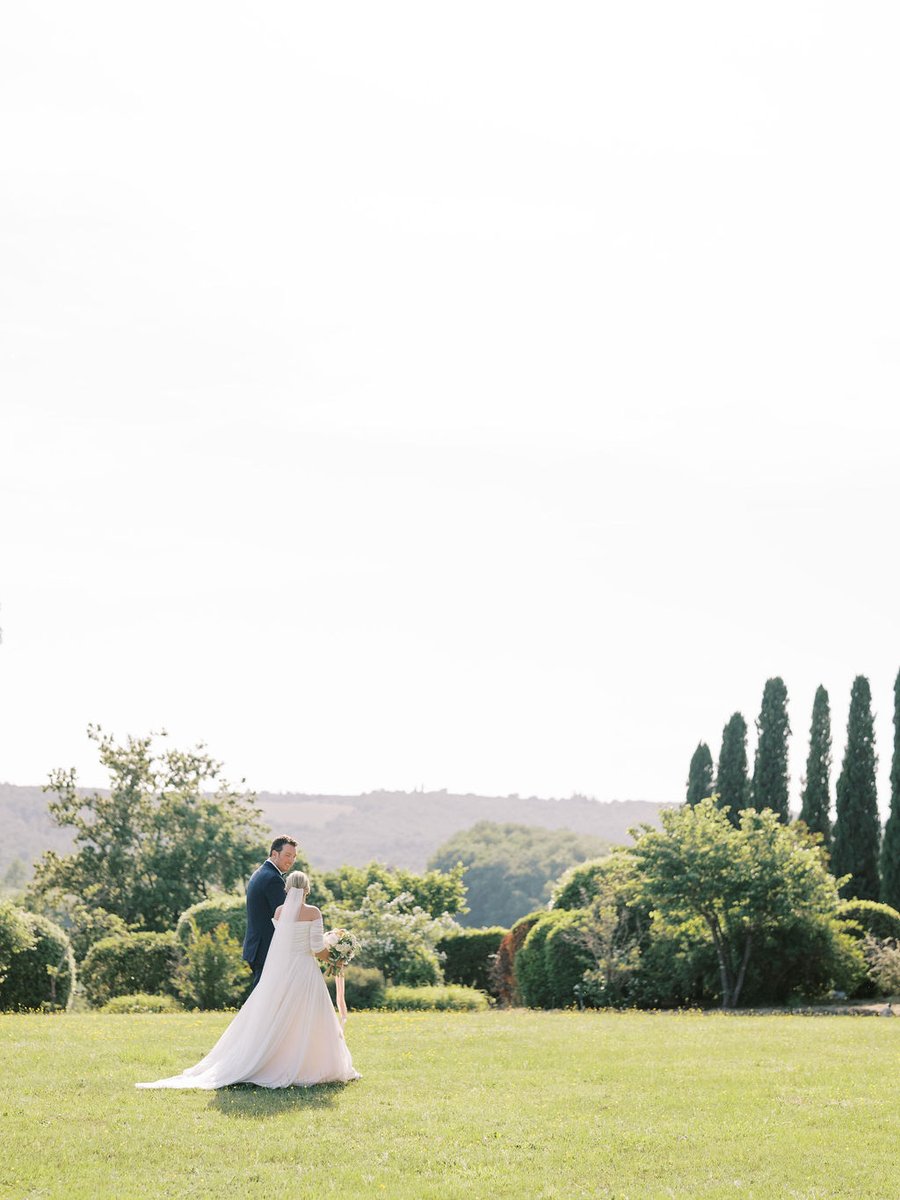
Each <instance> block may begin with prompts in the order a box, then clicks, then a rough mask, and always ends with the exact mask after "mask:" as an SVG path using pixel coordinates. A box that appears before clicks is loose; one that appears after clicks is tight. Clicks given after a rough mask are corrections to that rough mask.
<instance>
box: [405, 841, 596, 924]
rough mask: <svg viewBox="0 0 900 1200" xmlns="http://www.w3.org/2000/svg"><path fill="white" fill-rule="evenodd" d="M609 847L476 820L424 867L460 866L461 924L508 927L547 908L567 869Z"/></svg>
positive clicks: (448, 868)
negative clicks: (463, 911)
mask: <svg viewBox="0 0 900 1200" xmlns="http://www.w3.org/2000/svg"><path fill="white" fill-rule="evenodd" d="M608 849H609V847H608V845H607V844H606V842H603V841H601V840H600V839H599V838H595V837H591V836H590V835H589V834H581V833H572V832H571V831H570V830H568V829H542V828H539V827H537V826H533V825H512V824H510V825H498V824H495V823H494V822H493V821H479V822H478V823H477V824H475V825H473V826H472V828H471V829H466V830H464V831H462V832H461V833H457V834H454V836H453V837H452V838H450V839H449V840H448V841H446V842H444V844H443V845H442V846H441V847H440V848H439V849H438V850H437V851H436V852H435V853H434V855H433V856H432V858H431V859H430V861H429V864H428V865H429V867H431V868H433V869H439V870H451V869H452V868H453V867H454V866H455V865H456V864H457V863H462V865H463V867H464V870H465V873H464V875H463V877H462V878H463V881H464V883H465V886H466V888H467V892H468V894H467V903H468V905H469V912H468V914H467V915H466V917H465V918H464V923H465V924H466V925H472V926H483V925H503V926H505V927H506V928H507V929H508V928H511V926H512V925H513V923H514V922H515V921H517V920H518V918H519V917H521V916H524V915H525V914H526V913H529V912H532V911H533V910H534V909H536V908H541V907H543V906H544V905H546V904H547V902H548V901H549V899H550V895H551V892H552V888H553V883H554V881H555V880H556V879H558V878H559V876H560V875H561V874H562V873H563V871H565V870H566V868H567V867H570V866H572V865H573V864H574V863H578V862H583V861H584V860H585V859H588V858H596V857H597V856H598V855H600V854H603V853H604V852H606V851H608Z"/></svg>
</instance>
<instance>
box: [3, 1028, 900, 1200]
mask: <svg viewBox="0 0 900 1200" xmlns="http://www.w3.org/2000/svg"><path fill="white" fill-rule="evenodd" d="M227 1020H228V1018H227V1016H224V1015H221V1014H202V1015H200V1014H198V1015H191V1014H184V1015H178V1016H101V1015H99V1014H74V1015H73V1014H70V1015H66V1016H55V1017H51V1016H44V1017H41V1016H13V1015H4V1016H0V1082H2V1091H0V1138H2V1141H0V1147H2V1148H0V1195H2V1196H3V1197H17V1198H23V1200H24V1198H25V1197H28V1198H32V1200H37V1198H38V1197H60V1198H62V1197H65V1200H95V1198H96V1197H116V1198H117V1200H127V1198H129V1197H141V1200H156V1198H157V1197H169V1196H179V1197H180V1196H190V1197H200V1196H202V1197H216V1198H217V1200H230V1198H231V1197H245V1196H248V1197H266V1200H282V1198H290V1200H293V1198H295V1197H307V1196H322V1195H324V1196H337V1195H341V1196H344V1197H345V1198H346V1200H355V1198H356V1197H360V1196H363V1195H374V1196H386V1197H400V1198H405V1197H410V1198H412V1197H415V1198H417V1200H418V1198H424V1197H441V1198H442V1200H443V1198H450V1197H482V1196H483V1197H507V1196H509V1197H512V1196H515V1197H522V1198H525V1200H538V1198H540V1197H560V1198H565V1200H569V1198H571V1197H579V1196H590V1197H610V1198H611V1197H616V1198H621V1200H624V1198H626V1197H630V1198H635V1200H637V1198H639V1200H649V1198H652V1197H678V1198H679V1200H701V1198H703V1197H719V1196H723V1197H724V1196H728V1197H742V1198H743V1197H752V1198H754V1200H763V1198H764V1197H765V1198H767V1200H768V1198H771V1200H786V1198H798V1200H799V1198H803V1200H807V1198H808V1200H813V1198H816V1200H818V1198H820V1197H839V1196H840V1197H847V1200H876V1198H878V1200H897V1197H898V1196H900V1099H898V1086H897V1085H898V1081H900V1021H897V1020H886V1019H879V1018H877V1017H856V1018H854V1017H811V1016H807V1017H801V1016H796V1017H791V1016H724V1015H719V1014H716V1015H702V1014H699V1013H690V1014H651V1013H539V1012H527V1011H512V1012H499V1011H494V1012H486V1013H466V1014H432V1013H415V1014H413V1013H360V1014H358V1015H352V1016H351V1018H350V1021H349V1023H348V1025H347V1038H348V1041H349V1043H350V1047H351V1050H352V1052H353V1056H354V1061H355V1063H356V1066H357V1067H358V1069H359V1070H360V1071H362V1073H363V1078H362V1080H360V1081H359V1082H357V1083H353V1084H349V1085H347V1086H346V1087H337V1086H329V1087H322V1088H317V1089H312V1090H309V1091H304V1090H301V1089H288V1090H284V1091H274V1092H270V1091H265V1090H262V1089H258V1088H253V1087H236V1088H228V1089H225V1090H223V1091H220V1092H216V1093H209V1092H140V1091H137V1090H135V1089H134V1087H133V1084H134V1082H135V1080H139V1079H140V1080H147V1079H155V1078H158V1077H159V1076H162V1075H168V1074H172V1073H173V1072H175V1071H177V1070H178V1069H180V1068H181V1067H183V1066H186V1065H188V1064H190V1063H192V1062H195V1061H196V1060H197V1059H198V1058H200V1057H201V1056H202V1054H203V1053H205V1051H206V1050H207V1049H208V1048H209V1046H210V1045H211V1043H212V1042H213V1041H214V1040H215V1038H216V1036H217V1035H218V1033H219V1032H220V1031H221V1030H222V1028H223V1027H224V1025H225V1024H226V1022H227Z"/></svg>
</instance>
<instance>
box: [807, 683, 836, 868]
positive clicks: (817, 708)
mask: <svg viewBox="0 0 900 1200" xmlns="http://www.w3.org/2000/svg"><path fill="white" fill-rule="evenodd" d="M830 781H831V709H830V707H829V704H828V693H827V692H826V691H825V689H824V688H823V687H822V685H821V684H819V686H818V687H817V688H816V698H815V700H813V710H812V724H811V725H810V728H809V755H808V757H807V759H806V779H805V780H804V782H803V794H802V797H801V800H802V804H801V807H800V820H801V821H805V822H806V825H807V827H808V828H809V829H812V830H813V831H814V832H816V833H821V835H822V840H823V842H824V844H825V845H826V846H830V845H831V795H830V793H829V789H830V787H831V782H830Z"/></svg>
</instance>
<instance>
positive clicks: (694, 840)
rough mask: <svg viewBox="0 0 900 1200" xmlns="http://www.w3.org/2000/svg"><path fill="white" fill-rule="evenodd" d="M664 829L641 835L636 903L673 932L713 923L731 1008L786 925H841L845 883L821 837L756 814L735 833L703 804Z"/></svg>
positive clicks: (635, 852) (667, 820) (675, 814)
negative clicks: (759, 954) (840, 883)
mask: <svg viewBox="0 0 900 1200" xmlns="http://www.w3.org/2000/svg"><path fill="white" fill-rule="evenodd" d="M662 823H663V828H662V829H661V830H654V829H650V828H649V827H648V826H645V827H644V828H643V829H639V830H635V837H636V844H635V846H634V847H633V848H632V849H631V851H630V854H631V855H632V856H633V858H634V860H635V866H636V881H637V883H636V895H637V897H638V898H639V899H640V900H642V901H643V902H644V903H646V904H648V905H649V906H650V907H651V908H653V909H654V910H656V911H657V912H658V913H659V915H660V917H661V919H662V920H663V921H664V922H666V923H668V924H670V925H672V926H675V927H677V926H678V925H680V924H686V923H690V922H692V921H695V920H696V919H697V918H700V919H701V920H702V921H703V922H704V924H705V926H706V929H707V931H708V933H709V936H710V938H711V939H712V943H713V946H714V948H715V952H716V958H717V962H718V967H719V977H720V994H721V998H722V1006H723V1008H733V1007H735V1006H736V1005H737V1003H738V1001H739V999H740V996H741V990H742V988H743V985H744V980H745V978H746V975H747V970H748V966H749V964H750V961H751V957H752V955H753V953H754V947H756V946H760V945H763V944H764V943H765V942H766V940H767V939H769V938H771V937H772V935H773V934H774V933H776V932H777V931H778V930H779V929H783V928H784V927H786V926H791V927H793V929H794V930H796V929H798V927H801V926H802V925H803V924H804V923H805V924H807V925H809V926H816V925H822V924H823V923H825V922H828V921H829V920H832V921H834V914H835V913H836V911H837V905H838V894H837V881H836V880H834V879H833V878H832V876H831V875H829V873H828V870H827V867H826V865H825V859H824V853H823V851H822V849H821V847H820V846H819V845H818V843H817V842H816V840H815V839H814V838H813V837H812V835H810V834H809V833H807V832H806V830H804V829H803V827H802V826H799V825H795V826H789V825H783V824H782V823H781V821H780V820H779V818H778V815H777V814H776V813H775V812H774V811H772V810H763V811H762V812H757V811H756V810H755V809H748V810H746V811H744V812H742V813H740V817H739V825H738V826H737V827H735V826H733V825H732V824H731V822H730V821H729V818H728V815H727V814H726V813H724V812H723V811H722V810H721V809H719V808H717V807H716V805H715V803H714V802H713V801H712V800H704V801H701V802H700V803H699V804H697V805H695V806H693V807H690V806H685V807H684V808H681V809H677V810H672V811H669V812H663V813H662ZM835 924H836V922H835ZM836 936H839V935H837V934H836Z"/></svg>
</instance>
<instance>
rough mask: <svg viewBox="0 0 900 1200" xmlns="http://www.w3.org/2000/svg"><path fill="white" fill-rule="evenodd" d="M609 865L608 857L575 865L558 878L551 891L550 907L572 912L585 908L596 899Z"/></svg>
mask: <svg viewBox="0 0 900 1200" xmlns="http://www.w3.org/2000/svg"><path fill="white" fill-rule="evenodd" d="M608 865H609V858H608V856H607V857H605V858H592V859H590V860H589V861H588V862H583V863H577V864H576V865H575V866H574V867H570V868H569V869H568V871H566V873H565V874H564V875H563V876H561V877H560V879H559V881H558V882H557V884H556V885H555V887H554V889H553V897H552V899H551V901H550V907H551V908H553V909H557V908H562V909H566V910H567V911H570V912H571V911H572V910H574V909H577V908H587V907H588V906H589V904H590V903H591V901H592V900H593V899H594V898H595V897H596V895H597V892H598V890H599V889H600V886H601V882H602V880H603V878H604V876H605V874H606V871H607V869H608Z"/></svg>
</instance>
